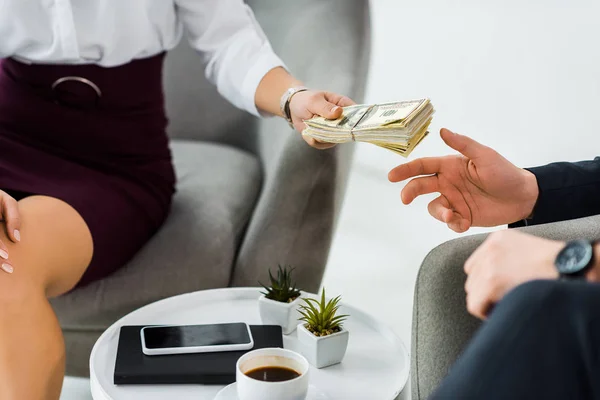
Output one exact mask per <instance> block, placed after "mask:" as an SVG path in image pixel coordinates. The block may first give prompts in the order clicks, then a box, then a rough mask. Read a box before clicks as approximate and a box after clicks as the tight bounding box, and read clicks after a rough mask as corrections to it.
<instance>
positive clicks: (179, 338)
mask: <svg viewBox="0 0 600 400" xmlns="http://www.w3.org/2000/svg"><path fill="white" fill-rule="evenodd" d="M144 341H145V343H146V347H147V348H148V349H163V348H181V347H203V346H227V345H235V344H248V343H250V342H251V340H250V335H249V333H248V325H246V324H242V323H233V324H214V325H186V326H156V327H148V328H145V329H144Z"/></svg>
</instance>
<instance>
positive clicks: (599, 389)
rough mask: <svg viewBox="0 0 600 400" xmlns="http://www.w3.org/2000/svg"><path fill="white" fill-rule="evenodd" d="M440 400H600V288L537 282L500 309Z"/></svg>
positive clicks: (455, 368)
mask: <svg viewBox="0 0 600 400" xmlns="http://www.w3.org/2000/svg"><path fill="white" fill-rule="evenodd" d="M432 398H433V399H460V400H462V399H485V400H494V399H498V400H500V399H501V400H507V399H510V400H512V399H528V400H529V399H544V400H548V399H561V400H562V399H565V400H571V399H600V285H598V284H590V283H585V282H565V281H534V282H529V283H526V284H524V285H521V286H519V287H517V288H516V289H514V290H513V291H511V292H510V293H508V294H507V295H506V296H505V298H504V299H503V300H502V301H501V302H500V303H499V304H498V305H496V307H495V309H494V311H493V312H492V314H491V315H490V317H489V318H488V320H487V321H486V322H484V323H483V325H482V327H481V328H480V330H479V331H478V332H477V334H476V335H475V337H474V338H473V340H472V341H471V343H470V344H469V346H467V348H466V350H465V351H464V353H463V355H462V356H461V357H460V358H459V359H458V361H457V362H456V364H455V365H454V366H453V367H452V368H451V370H450V373H449V375H448V376H447V377H446V379H445V380H444V381H443V382H442V384H441V385H440V387H439V388H438V390H437V391H436V392H435V393H434V395H433V396H432Z"/></svg>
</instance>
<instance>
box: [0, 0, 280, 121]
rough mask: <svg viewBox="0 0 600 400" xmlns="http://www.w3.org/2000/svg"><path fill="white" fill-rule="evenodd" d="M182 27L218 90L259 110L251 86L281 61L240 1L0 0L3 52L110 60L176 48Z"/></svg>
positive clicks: (38, 59)
mask: <svg viewBox="0 0 600 400" xmlns="http://www.w3.org/2000/svg"><path fill="white" fill-rule="evenodd" d="M184 27H185V28H186V32H187V33H188V35H187V36H188V39H189V41H190V43H191V45H192V47H194V48H195V49H196V50H197V51H198V52H199V53H200V56H201V60H202V61H203V62H204V65H205V71H206V77H207V78H208V79H209V80H210V81H211V82H212V83H213V84H215V85H216V86H217V89H218V90H219V93H221V95H222V96H224V97H225V98H226V99H227V100H229V101H230V102H231V103H232V104H234V105H235V106H237V107H239V108H242V109H245V110H247V111H249V112H251V113H253V114H255V115H258V111H257V109H256V106H255V104H254V95H255V92H256V88H257V87H258V84H259V83H260V80H261V79H262V78H263V76H264V75H265V74H266V73H267V72H268V71H269V70H271V69H272V68H275V67H278V66H283V63H282V61H281V60H280V59H279V58H278V57H277V56H276V55H275V53H274V52H273V50H272V48H271V45H270V44H269V42H268V40H267V38H266V36H265V34H264V32H263V31H262V29H261V28H260V26H259V25H258V23H257V22H256V20H255V18H254V14H253V13H252V11H251V10H250V8H249V7H248V6H247V5H245V4H244V2H243V0H0V58H7V57H13V58H15V59H17V60H19V61H22V62H27V63H45V64H98V65H101V66H105V67H113V66H118V65H121V64H125V63H127V62H130V61H131V60H134V59H138V58H146V57H150V56H153V55H156V54H158V53H160V52H162V51H165V50H170V49H172V48H174V47H175V46H176V45H177V44H178V43H179V41H180V40H181V37H182V35H183V29H184Z"/></svg>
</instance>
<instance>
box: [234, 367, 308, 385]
mask: <svg viewBox="0 0 600 400" xmlns="http://www.w3.org/2000/svg"><path fill="white" fill-rule="evenodd" d="M246 376H249V377H250V378H253V379H256V380H259V381H264V382H281V381H289V380H290V379H294V378H297V377H299V376H300V374H299V373H297V372H296V371H294V370H293V369H289V368H285V367H260V368H256V369H253V370H251V371H248V372H246Z"/></svg>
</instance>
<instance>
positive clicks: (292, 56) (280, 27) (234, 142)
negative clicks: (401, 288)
mask: <svg viewBox="0 0 600 400" xmlns="http://www.w3.org/2000/svg"><path fill="white" fill-rule="evenodd" d="M248 4H249V5H250V6H251V7H252V9H253V10H254V12H255V14H256V17H257V19H258V21H259V22H260V24H261V25H262V26H263V28H264V30H265V32H266V34H267V36H268V37H269V39H270V40H271V42H272V44H273V48H274V49H275V51H276V52H277V53H278V54H279V55H280V56H281V57H282V59H283V60H284V61H285V63H286V66H287V67H288V68H289V69H290V71H291V72H292V73H293V74H294V75H296V76H297V77H298V78H300V79H303V80H304V82H305V83H306V84H307V85H309V86H311V87H315V88H323V89H327V90H331V91H337V92H340V93H343V94H345V95H348V96H350V97H352V98H353V99H355V100H356V101H357V102H360V101H362V97H363V94H364V89H365V82H366V75H367V68H368V60H369V49H370V26H369V19H370V15H369V3H368V2H367V1H364V0H295V1H293V2H292V1H272V0H249V1H248ZM203 75H204V71H203V68H202V63H201V59H200V57H199V56H198V55H197V54H195V52H194V51H193V50H191V49H190V48H189V46H188V45H187V43H185V41H184V42H182V44H181V45H180V46H179V47H178V48H177V49H175V50H173V51H172V52H171V53H170V54H169V55H168V57H167V61H166V69H165V93H166V98H167V110H168V115H169V119H170V125H169V135H170V136H171V137H172V138H173V139H174V141H173V149H174V159H175V164H176V166H177V170H178V175H179V179H180V181H179V193H178V194H177V195H176V198H175V200H174V205H173V210H172V213H171V215H170V217H169V219H168V220H167V222H166V224H165V226H164V227H163V228H162V229H161V230H160V231H159V232H158V233H157V234H156V236H155V237H154V238H153V239H152V240H151V242H150V243H148V245H147V246H146V247H145V248H144V249H142V250H141V251H140V253H139V254H138V255H137V256H136V257H135V259H134V260H132V261H131V263H130V264H129V265H127V266H125V267H124V268H123V269H122V270H120V271H118V272H117V273H115V274H114V275H113V276H110V277H108V278H106V279H104V280H102V281H100V282H96V283H93V284H91V285H89V286H88V287H84V288H81V289H78V290H75V291H73V292H72V293H70V294H68V295H66V296H63V297H61V298H58V299H55V300H53V301H52V305H53V307H54V309H55V311H56V313H57V315H58V317H59V320H60V322H61V325H62V327H63V333H64V334H65V340H66V345H67V373H68V374H69V375H78V376H86V375H88V373H89V372H88V371H89V370H88V358H89V353H90V350H91V348H92V346H93V344H94V342H95V341H96V339H97V338H98V336H99V335H100V334H101V332H102V331H103V330H104V329H106V328H107V327H108V326H109V325H110V324H111V323H113V322H114V321H115V320H116V319H118V318H119V317H120V316H122V315H125V314H127V313H128V312H131V311H133V310H134V309H136V308H138V307H140V306H141V305H144V304H147V303H149V302H152V301H154V300H158V299H161V298H164V297H168V296H172V295H175V294H180V293H185V292H190V291H195V290H200V289H205V288H214V287H224V286H228V285H235V286H241V285H243V286H255V285H256V283H257V280H259V279H261V280H264V279H265V274H266V273H267V269H268V268H272V267H276V266H277V264H280V263H281V264H292V265H294V266H296V268H297V269H296V277H297V280H298V284H299V285H300V286H301V287H302V288H304V289H306V290H310V291H316V290H318V288H319V285H320V282H321V278H322V275H323V272H324V268H325V264H326V262H327V256H328V253H329V246H330V242H331V238H332V235H333V231H334V228H335V223H336V218H337V214H338V212H339V209H340V206H341V201H342V198H343V192H344V190H345V184H346V178H347V175H348V170H349V164H350V160H351V155H352V151H353V146H351V145H346V146H340V147H339V148H336V149H333V150H328V151H316V150H314V149H311V148H309V147H308V146H307V145H306V144H305V143H304V141H302V139H301V138H300V135H299V134H298V133H297V132H294V131H292V129H291V128H290V127H289V126H288V125H287V124H286V123H285V121H283V120H281V119H279V118H269V119H264V120H259V119H257V118H254V117H252V116H251V115H248V114H246V113H245V112H243V111H240V110H237V109H235V108H234V107H233V106H231V105H229V103H227V102H226V101H225V100H223V99H222V98H221V97H220V96H219V95H218V93H217V91H216V90H215V88H214V87H212V86H211V85H210V84H209V83H208V82H207V81H206V80H205V79H204V77H203ZM182 140H183V141H182ZM209 143H213V144H209ZM217 171H218V172H217Z"/></svg>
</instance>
